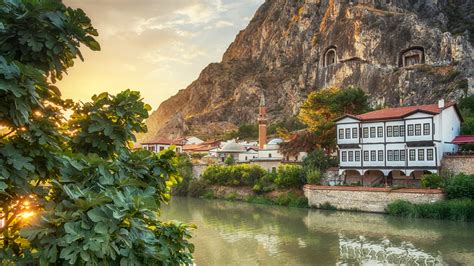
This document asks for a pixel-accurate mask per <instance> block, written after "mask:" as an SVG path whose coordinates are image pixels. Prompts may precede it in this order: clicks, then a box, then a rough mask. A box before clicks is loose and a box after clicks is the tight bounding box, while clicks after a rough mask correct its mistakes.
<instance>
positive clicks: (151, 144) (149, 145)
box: [141, 138, 185, 153]
mask: <svg viewBox="0 0 474 266" xmlns="http://www.w3.org/2000/svg"><path fill="white" fill-rule="evenodd" d="M184 143H185V140H170V139H163V138H159V139H154V140H150V141H145V142H143V143H141V145H142V148H143V149H145V150H148V151H152V152H160V151H164V150H167V149H169V148H171V147H174V148H173V151H175V152H177V153H181V152H183V147H184Z"/></svg>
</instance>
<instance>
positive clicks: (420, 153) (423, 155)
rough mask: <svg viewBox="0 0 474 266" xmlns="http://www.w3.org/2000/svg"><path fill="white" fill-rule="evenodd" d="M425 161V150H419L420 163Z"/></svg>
mask: <svg viewBox="0 0 474 266" xmlns="http://www.w3.org/2000/svg"><path fill="white" fill-rule="evenodd" d="M424 160H425V150H424V149H419V150H418V161H424Z"/></svg>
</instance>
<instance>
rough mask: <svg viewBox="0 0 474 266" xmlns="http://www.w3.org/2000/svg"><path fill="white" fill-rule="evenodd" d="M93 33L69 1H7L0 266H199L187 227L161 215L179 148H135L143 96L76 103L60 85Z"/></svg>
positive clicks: (0, 3) (1, 69) (0, 94)
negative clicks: (65, 96) (192, 265)
mask: <svg viewBox="0 0 474 266" xmlns="http://www.w3.org/2000/svg"><path fill="white" fill-rule="evenodd" d="M97 35H98V33H97V30H95V29H94V28H93V26H92V24H91V21H90V19H89V18H88V17H87V16H86V14H85V13H84V12H83V11H82V10H80V9H72V8H69V7H66V6H65V5H64V4H63V3H62V2H61V1H57V0H0V127H1V129H2V130H1V131H2V135H0V220H1V221H2V227H1V228H0V243H1V246H0V262H1V264H13V263H15V264H33V265H36V264H41V265H48V264H95V265H97V264H103V263H105V264H125V265H146V264H184V263H191V259H192V256H191V252H192V251H193V249H194V248H193V245H192V244H191V243H189V238H190V237H191V235H190V231H189V227H188V226H186V225H183V224H180V223H175V222H162V221H160V220H159V210H160V206H161V204H162V203H164V202H167V201H168V200H169V199H170V194H169V191H170V187H171V186H172V185H173V184H176V183H177V181H178V179H179V177H178V176H177V173H176V171H175V168H174V165H173V161H174V160H175V159H174V156H175V155H174V153H173V152H171V151H167V152H164V153H162V154H153V153H151V152H148V151H144V150H133V149H132V148H131V145H130V144H131V143H132V142H133V141H134V140H135V136H134V134H135V133H138V132H145V131H146V127H145V125H144V123H143V121H144V119H146V118H147V117H148V111H149V110H150V107H149V106H148V105H146V104H144V103H143V101H142V98H141V96H140V94H139V93H138V92H134V91H130V90H126V91H124V92H122V93H119V94H118V95H115V96H114V95H110V94H108V93H102V94H100V95H96V96H93V97H92V101H91V102H87V103H73V102H72V101H70V100H63V99H62V98H61V93H60V90H59V89H58V88H57V87H56V86H54V85H53V84H54V82H55V81H56V80H57V79H61V78H62V77H63V75H64V74H65V73H66V71H67V69H68V68H70V67H71V66H73V64H74V59H76V58H80V59H82V55H81V52H80V50H79V47H80V45H81V44H82V45H84V46H86V47H88V48H90V49H92V50H99V49H100V46H99V44H98V43H97V42H96V40H95V39H94V37H95V36H97ZM67 109H70V110H72V111H73V115H72V116H71V118H70V119H66V118H65V117H64V116H63V112H64V111H65V110H67Z"/></svg>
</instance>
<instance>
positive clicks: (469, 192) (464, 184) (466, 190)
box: [446, 174, 474, 199]
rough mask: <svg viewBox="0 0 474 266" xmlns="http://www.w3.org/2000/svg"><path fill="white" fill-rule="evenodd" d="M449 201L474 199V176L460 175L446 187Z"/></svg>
mask: <svg viewBox="0 0 474 266" xmlns="http://www.w3.org/2000/svg"><path fill="white" fill-rule="evenodd" d="M446 193H447V196H448V199H462V198H467V199H474V175H464V174H459V175H456V176H454V177H453V178H452V179H451V180H450V181H449V182H448V184H447V186H446Z"/></svg>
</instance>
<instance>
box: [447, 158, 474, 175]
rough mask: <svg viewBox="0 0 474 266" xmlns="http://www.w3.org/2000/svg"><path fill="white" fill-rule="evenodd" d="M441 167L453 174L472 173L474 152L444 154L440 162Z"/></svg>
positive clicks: (473, 169)
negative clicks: (468, 153)
mask: <svg viewBox="0 0 474 266" xmlns="http://www.w3.org/2000/svg"><path fill="white" fill-rule="evenodd" d="M441 169H442V170H443V171H447V172H451V173H453V174H460V173H464V174H474V154H473V155H445V156H444V157H443V161H442V162H441Z"/></svg>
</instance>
